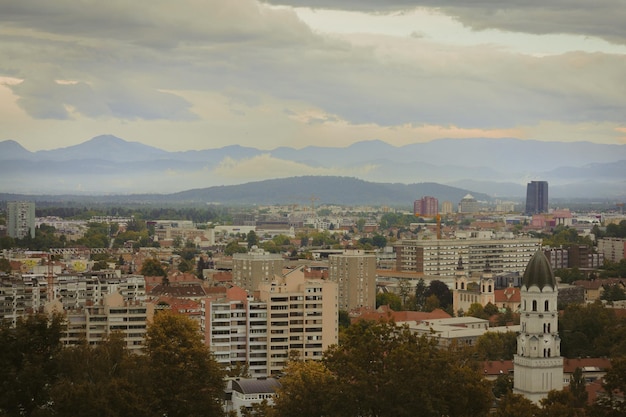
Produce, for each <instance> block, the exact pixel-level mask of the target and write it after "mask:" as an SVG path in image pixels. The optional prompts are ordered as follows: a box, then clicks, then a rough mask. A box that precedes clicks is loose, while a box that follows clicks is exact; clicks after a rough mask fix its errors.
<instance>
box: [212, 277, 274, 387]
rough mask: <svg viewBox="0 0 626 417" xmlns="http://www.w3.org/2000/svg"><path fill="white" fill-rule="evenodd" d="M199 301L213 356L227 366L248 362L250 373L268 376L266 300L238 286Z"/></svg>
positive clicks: (237, 366)
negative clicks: (256, 297)
mask: <svg viewBox="0 0 626 417" xmlns="http://www.w3.org/2000/svg"><path fill="white" fill-rule="evenodd" d="M200 303H201V312H202V314H201V318H200V329H201V331H202V332H203V334H204V340H205V343H206V345H207V346H209V348H210V349H211V352H213V354H214V355H215V359H216V360H217V361H218V362H219V363H220V364H222V365H223V366H224V367H225V368H227V369H236V368H241V369H243V367H245V366H246V365H247V366H248V373H249V374H250V375H251V376H253V377H265V376H267V375H268V369H267V363H268V349H267V345H268V343H267V303H266V302H262V301H258V300H256V301H255V300H254V299H253V298H252V297H249V296H248V294H247V293H246V291H245V290H243V289H242V288H239V287H232V288H229V289H225V291H224V293H223V294H220V295H214V296H212V297H210V298H206V299H204V300H202V301H201V302H200Z"/></svg>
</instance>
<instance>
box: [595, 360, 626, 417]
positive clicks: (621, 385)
mask: <svg viewBox="0 0 626 417" xmlns="http://www.w3.org/2000/svg"><path fill="white" fill-rule="evenodd" d="M602 388H603V389H604V392H605V394H606V395H602V396H600V397H599V398H598V399H597V400H596V402H595V403H594V404H593V405H592V407H591V409H590V410H589V415H590V416H591V417H623V416H626V401H624V400H623V398H620V393H621V395H624V393H626V356H623V357H620V358H616V359H614V360H613V361H612V362H611V368H610V369H609V370H608V371H607V373H606V375H605V376H604V382H603V384H602Z"/></svg>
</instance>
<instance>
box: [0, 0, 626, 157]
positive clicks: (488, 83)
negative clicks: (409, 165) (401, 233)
mask: <svg viewBox="0 0 626 417" xmlns="http://www.w3.org/2000/svg"><path fill="white" fill-rule="evenodd" d="M624 22H626V1H625V0H595V1H594V2H592V3H589V2H588V1H583V0H551V1H550V2H546V1H544V0H541V1H539V0H523V1H522V0H471V1H470V0H437V1H434V0H388V1H386V0H376V1H375V0H317V1H315V0H264V1H258V0H177V1H173V0H170V1H167V0H150V1H147V0H135V1H132V2H129V1H126V0H108V1H95V0H83V1H80V2H77V1H75V0H55V1H49V0H20V1H14V0H0V141H2V140H9V139H11V140H15V141H17V142H19V143H20V144H21V145H22V146H24V147H25V148H26V149H28V150H31V151H37V150H42V149H55V148H59V147H66V146H71V145H76V144H79V143H82V142H85V141H86V140H89V139H91V138H92V137H95V136H98V135H102V134H112V135H115V136H118V137H120V138H123V139H125V140H127V141H133V142H141V143H144V144H147V145H151V146H155V147H158V148H161V149H164V150H168V151H181V150H193V149H198V150H199V149H212V148H219V147H223V146H227V145H233V144H238V145H242V146H250V147H255V148H259V149H267V150H271V149H274V148H276V147H280V146H290V147H294V148H303V147H306V146H310V145H316V146H339V147H344V146H348V145H350V144H352V143H354V142H358V141H364V140H374V139H379V140H383V141H385V142H387V143H390V144H393V145H395V146H402V145H406V144H410V143H419V142H427V141H431V140H433V139H437V138H459V139H463V138H472V137H487V138H502V137H515V138H520V139H532V140H541V141H591V142H596V143H607V144H626V25H625V24H624Z"/></svg>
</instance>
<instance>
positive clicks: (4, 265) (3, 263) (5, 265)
mask: <svg viewBox="0 0 626 417" xmlns="http://www.w3.org/2000/svg"><path fill="white" fill-rule="evenodd" d="M0 272H4V273H6V274H10V273H11V262H9V260H8V259H6V258H0Z"/></svg>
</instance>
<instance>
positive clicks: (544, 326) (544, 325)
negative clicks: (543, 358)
mask: <svg viewBox="0 0 626 417" xmlns="http://www.w3.org/2000/svg"><path fill="white" fill-rule="evenodd" d="M546 328H547V326H546V324H545V323H543V332H544V333H545V332H546Z"/></svg>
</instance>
